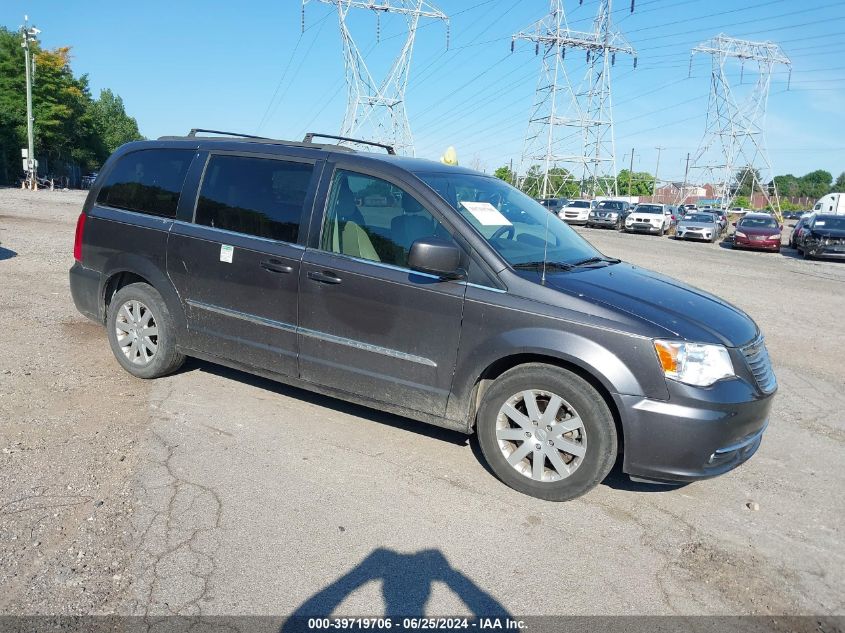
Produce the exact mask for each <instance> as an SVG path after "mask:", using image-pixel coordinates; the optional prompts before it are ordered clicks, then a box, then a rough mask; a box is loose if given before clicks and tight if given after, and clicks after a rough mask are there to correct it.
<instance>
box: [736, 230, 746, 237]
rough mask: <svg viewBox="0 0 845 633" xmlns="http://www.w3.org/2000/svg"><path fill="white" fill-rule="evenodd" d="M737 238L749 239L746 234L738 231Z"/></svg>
mask: <svg viewBox="0 0 845 633" xmlns="http://www.w3.org/2000/svg"><path fill="white" fill-rule="evenodd" d="M736 236H737V237H747V235H745V233H743V232H742V231H737V232H736Z"/></svg>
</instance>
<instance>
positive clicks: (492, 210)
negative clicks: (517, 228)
mask: <svg viewBox="0 0 845 633" xmlns="http://www.w3.org/2000/svg"><path fill="white" fill-rule="evenodd" d="M461 204H462V205H463V206H464V208H465V209H466V210H467V211H469V212H470V213H471V214H472V217H474V218H475V219H476V220H478V221H479V222H480V223H481V225H482V226H511V223H510V222H509V221H508V219H507V218H506V217H505V216H503V215H502V214H501V212H500V211H499V210H498V209H497V208H496V207H494V206H493V205H492V204H490V203H489V202H461Z"/></svg>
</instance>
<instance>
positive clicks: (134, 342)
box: [114, 299, 158, 365]
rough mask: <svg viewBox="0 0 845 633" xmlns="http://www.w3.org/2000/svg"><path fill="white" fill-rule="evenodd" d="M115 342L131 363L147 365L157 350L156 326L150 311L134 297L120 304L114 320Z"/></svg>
mask: <svg viewBox="0 0 845 633" xmlns="http://www.w3.org/2000/svg"><path fill="white" fill-rule="evenodd" d="M114 329H115V335H116V336H117V344H118V345H119V346H120V350H121V351H122V352H123V354H124V356H126V358H127V359H128V360H129V362H131V363H132V364H133V365H148V364H149V363H150V362H151V361H152V360H153V357H154V356H155V354H156V352H157V351H158V326H157V325H156V321H155V317H154V316H153V313H152V311H151V310H150V309H149V308H148V307H147V306H146V305H144V304H143V303H141V302H140V301H138V300H136V299H131V300H129V301H127V302H126V303H124V304H123V305H122V306H120V309H119V310H118V312H117V317H116V318H115V322H114Z"/></svg>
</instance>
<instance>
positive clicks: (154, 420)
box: [0, 190, 845, 615]
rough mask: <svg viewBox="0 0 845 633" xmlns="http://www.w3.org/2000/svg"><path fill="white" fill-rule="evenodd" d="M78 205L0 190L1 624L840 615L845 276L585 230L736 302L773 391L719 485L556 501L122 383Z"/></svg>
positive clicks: (361, 419) (187, 396) (301, 418)
mask: <svg viewBox="0 0 845 633" xmlns="http://www.w3.org/2000/svg"><path fill="white" fill-rule="evenodd" d="M83 200H84V195H83V194H81V193H79V192H59V191H55V192H49V191H45V192H38V193H28V192H22V191H19V190H0V310H1V311H2V315H3V327H2V328H0V346H2V350H3V354H2V356H0V449H2V453H0V586H2V587H3V589H4V590H3V591H2V592H0V613H4V614H23V613H27V614H35V613H50V614H81V613H125V614H169V613H180V614H199V613H202V614H256V615H263V614H289V613H291V612H293V611H295V610H299V611H298V612H300V613H306V612H308V611H309V610H310V609H313V608H316V609H317V610H320V609H323V610H325V609H331V608H334V607H337V608H336V612H337V613H346V614H358V615H362V614H380V613H383V612H384V610H385V609H388V610H389V611H391V612H394V613H397V612H398V613H404V614H420V613H422V612H425V613H427V614H459V613H477V612H480V611H491V610H497V609H498V610H506V611H508V612H510V613H512V614H515V615H538V614H544V615H546V614H582V615H589V614H609V615H612V614H631V613H634V614H758V615H773V614H815V615H826V614H842V613H843V612H845V600H843V595H845V594H843V591H842V587H843V586H845V547H843V542H842V536H843V517H845V495H843V484H845V476H843V466H845V452H843V442H844V441H845V414H843V411H845V372H843V370H842V361H843V358H845V337H843V336H842V335H841V325H842V317H843V314H845V299H844V298H843V297H845V263H839V262H805V261H803V260H801V259H798V258H797V256H796V254H795V253H794V252H793V251H791V250H790V249H784V251H783V253H782V254H780V255H774V254H767V253H754V252H732V251H730V250H728V249H725V248H724V245H710V244H694V243H682V242H676V241H673V240H670V239H667V238H662V239H661V238H657V237H650V236H638V235H624V234H619V233H615V232H612V231H601V230H584V231H583V234H584V235H586V236H587V237H588V239H590V240H591V241H592V242H593V243H594V244H596V245H597V246H598V247H599V248H600V249H601V250H603V251H604V252H605V253H606V254H608V255H613V256H618V257H621V258H623V259H625V260H628V261H630V262H632V263H635V264H639V265H642V266H645V267H648V268H653V269H656V270H658V271H661V272H664V273H667V274H669V275H672V276H674V277H677V278H678V279H681V280H683V281H686V282H689V283H691V284H693V285H696V286H699V287H701V288H704V289H706V290H709V291H712V292H715V293H716V294H719V295H721V296H723V297H725V298H726V299H728V300H729V301H731V302H733V303H735V304H737V305H738V306H740V307H741V308H743V309H744V310H746V311H747V312H748V313H749V314H751V315H752V316H753V317H754V318H755V319H756V320H757V322H758V323H759V324H760V325H761V327H762V328H763V330H764V332H765V333H766V335H767V339H768V344H769V350H770V353H771V356H772V358H773V361H774V363H775V370H776V373H777V376H778V379H779V382H780V393H779V395H778V397H777V399H776V402H775V405H774V415H773V418H772V420H771V424H770V427H769V430H768V432H767V434H766V436H765V438H764V440H763V444H762V447H761V448H760V450H759V452H758V454H757V455H756V456H755V458H754V459H752V460H751V461H750V462H749V463H747V464H746V465H744V466H743V467H741V468H740V469H738V470H736V471H734V472H732V473H730V474H728V475H726V476H723V477H721V478H718V479H715V480H712V481H707V482H700V483H696V484H692V485H689V486H685V487H680V488H661V487H651V486H645V485H638V484H632V483H630V482H629V481H627V479H626V478H624V477H622V476H620V475H618V474H614V475H611V477H610V478H609V479H608V480H607V481H606V482H605V484H604V485H601V486H599V487H598V488H597V489H596V490H595V491H594V492H592V493H591V494H589V495H588V496H587V497H585V498H581V499H579V500H576V501H574V502H571V503H566V504H552V503H547V502H543V501H539V500H535V499H532V498H529V497H526V496H523V495H520V494H518V493H515V492H513V491H511V490H509V489H508V488H506V487H505V486H503V485H502V484H500V483H499V482H498V481H497V480H496V479H495V478H493V477H492V476H491V475H490V474H488V473H487V472H486V471H485V468H484V467H483V466H482V464H481V463H480V462H479V460H478V458H477V455H478V454H479V452H478V450H477V447H476V446H475V442H468V441H467V439H466V438H465V437H463V436H461V435H459V434H456V433H452V432H449V431H444V430H440V429H436V428H429V427H427V426H425V425H422V424H419V423H415V422H412V421H410V420H406V419H402V418H398V417H396V416H391V415H386V414H382V413H378V412H375V411H372V410H369V409H365V408H362V407H358V406H353V405H349V404H345V403H343V402H340V401H336V400H332V399H330V398H325V397H322V396H319V395H314V394H309V393H306V392H303V391H299V390H296V389H292V388H288V387H285V386H282V385H278V384H275V383H272V382H270V381H267V380H263V379H259V378H255V377H252V376H249V375H247V374H243V373H239V372H235V371H230V370H227V369H223V368H220V367H216V366H213V365H211V364H207V363H201V362H198V361H192V362H189V363H188V364H187V365H186V366H185V368H184V369H183V370H182V371H181V372H180V373H178V374H176V375H174V376H171V377H168V378H165V379H161V380H156V381H152V382H144V381H141V380H137V379H134V378H131V377H130V376H129V375H128V374H126V373H125V372H123V371H122V370H121V369H120V368H119V367H118V365H117V363H116V362H115V361H114V360H113V358H112V356H111V352H110V350H109V347H108V343H107V340H106V336H105V333H104V331H103V330H102V329H100V328H98V326H97V325H95V324H93V323H91V322H89V321H87V320H85V319H84V318H83V317H82V316H80V315H79V314H78V313H77V312H76V310H75V309H74V307H73V304H72V301H71V298H70V295H69V292H68V284H67V270H68V268H69V267H70V265H71V263H72V253H71V250H72V241H73V229H74V224H75V220H76V217H77V215H78V212H79V209H80V207H81V204H82V201H83ZM579 231H580V229H579ZM754 504H758V505H759V509H756V510H752V509H749V507H748V506H749V505H750V506H752V507H753V508H757V505H754ZM315 605H316V607H315Z"/></svg>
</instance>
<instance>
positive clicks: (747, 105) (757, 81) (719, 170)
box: [689, 34, 792, 218]
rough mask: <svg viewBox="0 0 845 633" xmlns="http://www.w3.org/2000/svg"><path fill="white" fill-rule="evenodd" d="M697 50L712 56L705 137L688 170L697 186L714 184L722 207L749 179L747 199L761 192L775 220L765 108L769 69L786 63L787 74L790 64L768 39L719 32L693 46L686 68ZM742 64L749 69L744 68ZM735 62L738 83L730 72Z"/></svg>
mask: <svg viewBox="0 0 845 633" xmlns="http://www.w3.org/2000/svg"><path fill="white" fill-rule="evenodd" d="M697 53H704V54H706V55H710V56H711V72H710V98H709V101H708V108H707V124H706V127H705V132H704V137H703V138H702V140H701V144H700V145H699V147H698V151H697V152H696V153H695V155H694V159H693V161H692V164H691V165H690V167H689V171H690V172H691V173H694V174H695V178H696V180H697V181H698V182H699V184H706V183H709V184H711V185H713V187H714V196H715V197H717V198H719V199H720V200H721V206H722V207H725V208H728V207H730V206H731V203H732V201H733V199H734V198H735V197H736V194H737V191H738V190H739V189H740V188H741V187H743V186H745V185H747V184H749V183H748V181H749V180H750V181H751V182H750V185H751V187H750V190H751V197H753V196H754V193H755V191H758V192H760V193H761V194H762V195H763V197H764V199H765V201H766V203H767V205H769V206H770V208H771V209H772V211H773V213H774V214H775V215H776V216H777V217H778V218H780V217H781V211H780V198H779V196H778V191H777V187H776V186H775V184H774V181H773V180H772V177H773V175H774V174H773V173H772V164H771V161H770V160H769V154H768V150H767V149H766V136H765V122H766V106H767V105H768V101H769V87H770V85H771V81H772V71H773V69H774V67H775V66H776V65H785V66H786V67H787V68H788V69H789V71H790V75H791V72H792V62H791V61H790V60H789V58H788V57H787V56H786V54H785V53H784V52H783V50H782V49H781V47H780V46H778V45H777V44H775V43H773V42H752V41H749V40H740V39H736V38H733V37H728V36H727V35H724V34H719V35H717V36H716V37H714V38H713V39H711V40H708V41H706V42H703V43H701V44H699V45H698V46H696V47H695V48H693V49H692V54H691V56H690V72H691V71H692V59H693V56H695V55H696V54H697ZM746 65H749V66H750V67H751V68H750V69H746ZM737 66H738V67H739V71H740V72H739V81H737V77H736V76H735V71H736V70H737ZM749 70H750V72H749ZM731 71H733V72H734V76H733V77H731V76H730V74H729V73H730V72H731ZM748 74H751V75H752V76H754V80H753V82H751V83H750V84H747V85H748V88H747V89H745V90H743V89H742V88H740V85H744V84H745V79H746V75H748ZM770 182H771V186H770V185H769V183H770Z"/></svg>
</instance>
